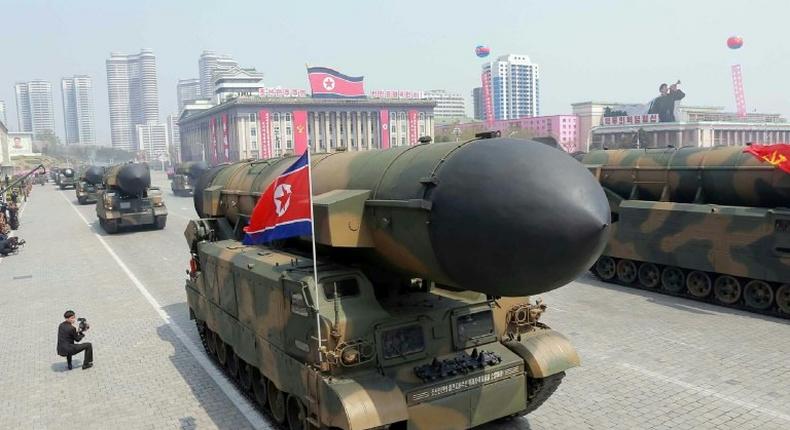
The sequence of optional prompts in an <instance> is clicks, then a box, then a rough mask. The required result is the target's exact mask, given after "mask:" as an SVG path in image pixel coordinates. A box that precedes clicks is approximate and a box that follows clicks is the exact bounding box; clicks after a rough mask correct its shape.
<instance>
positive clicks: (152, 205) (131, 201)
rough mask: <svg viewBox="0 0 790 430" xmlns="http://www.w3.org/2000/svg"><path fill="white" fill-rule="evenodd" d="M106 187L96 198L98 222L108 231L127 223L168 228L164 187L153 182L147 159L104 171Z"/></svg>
mask: <svg viewBox="0 0 790 430" xmlns="http://www.w3.org/2000/svg"><path fill="white" fill-rule="evenodd" d="M102 185H103V186H104V189H103V190H99V192H98V196H97V200H96V216H97V217H98V218H99V224H100V225H101V227H102V228H103V229H104V231H106V232H107V233H109V234H114V233H117V232H118V229H119V228H120V227H124V226H144V225H148V226H155V227H156V228H157V229H163V228H165V224H166V223H167V208H166V207H165V202H164V200H163V199H162V191H160V190H159V188H158V187H152V186H151V172H150V170H149V169H148V165H147V164H145V163H127V164H119V165H115V166H112V167H109V168H107V169H106V170H105V172H104V177H103V180H102Z"/></svg>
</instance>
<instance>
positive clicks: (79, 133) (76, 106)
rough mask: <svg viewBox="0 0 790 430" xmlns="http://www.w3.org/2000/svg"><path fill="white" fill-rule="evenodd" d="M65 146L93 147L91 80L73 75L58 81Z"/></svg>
mask: <svg viewBox="0 0 790 430" xmlns="http://www.w3.org/2000/svg"><path fill="white" fill-rule="evenodd" d="M60 91H61V99H62V101H63V122H64V129H65V130H64V131H65V136H64V141H63V143H65V144H66V145H73V144H81V145H94V144H95V143H96V121H95V111H94V110H93V97H94V96H93V79H92V78H91V77H90V76H85V75H75V76H72V77H68V78H63V79H61V81H60Z"/></svg>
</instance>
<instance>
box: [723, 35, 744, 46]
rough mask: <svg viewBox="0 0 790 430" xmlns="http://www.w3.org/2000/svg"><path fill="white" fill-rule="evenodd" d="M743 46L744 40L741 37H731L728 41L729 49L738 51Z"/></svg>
mask: <svg viewBox="0 0 790 430" xmlns="http://www.w3.org/2000/svg"><path fill="white" fill-rule="evenodd" d="M741 46H743V39H741V38H740V37H739V36H731V37H730V38H728V39H727V47H728V48H730V49H738V48H740V47H741Z"/></svg>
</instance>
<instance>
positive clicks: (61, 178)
mask: <svg viewBox="0 0 790 430" xmlns="http://www.w3.org/2000/svg"><path fill="white" fill-rule="evenodd" d="M76 175H77V174H76V172H75V171H74V169H73V168H71V167H63V168H61V169H60V171H59V172H58V180H57V184H58V187H60V189H61V190H65V189H66V188H68V187H72V188H73V187H74V184H75V183H76V181H77V178H76Z"/></svg>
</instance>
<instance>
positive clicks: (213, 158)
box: [208, 118, 219, 165]
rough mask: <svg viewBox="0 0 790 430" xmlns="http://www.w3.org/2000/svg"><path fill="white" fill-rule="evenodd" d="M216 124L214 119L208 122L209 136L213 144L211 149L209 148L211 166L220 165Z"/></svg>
mask: <svg viewBox="0 0 790 430" xmlns="http://www.w3.org/2000/svg"><path fill="white" fill-rule="evenodd" d="M216 128H217V127H216V123H215V122H214V118H209V121H208V135H209V141H210V142H211V148H209V152H211V164H212V165H215V164H218V162H219V160H218V158H219V157H218V156H217V155H218V154H217V130H216Z"/></svg>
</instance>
